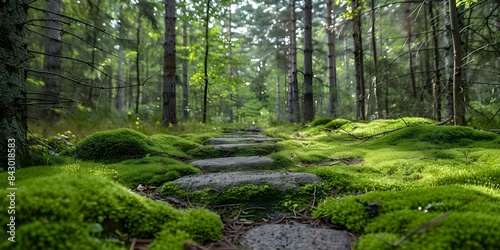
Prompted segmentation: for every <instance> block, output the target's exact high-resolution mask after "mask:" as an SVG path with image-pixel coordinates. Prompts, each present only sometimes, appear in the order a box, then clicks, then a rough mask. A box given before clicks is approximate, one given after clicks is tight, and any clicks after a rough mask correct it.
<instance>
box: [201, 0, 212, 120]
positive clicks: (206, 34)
mask: <svg viewBox="0 0 500 250" xmlns="http://www.w3.org/2000/svg"><path fill="white" fill-rule="evenodd" d="M206 15H207V16H206V19H205V62H204V64H203V68H204V73H205V88H204V89H203V120H202V122H203V123H204V124H205V123H207V105H208V49H209V46H208V45H209V43H208V42H209V41H208V33H209V27H208V26H209V25H208V24H209V22H210V0H207V10H206Z"/></svg>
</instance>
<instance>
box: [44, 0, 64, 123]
mask: <svg viewBox="0 0 500 250" xmlns="http://www.w3.org/2000/svg"><path fill="white" fill-rule="evenodd" d="M45 6H46V7H45V9H46V10H47V12H45V18H46V21H45V26H46V27H45V38H44V45H45V56H44V57H43V71H45V72H47V73H48V74H46V75H44V77H43V81H44V82H45V85H44V88H43V93H44V99H46V100H47V102H48V104H49V105H48V108H47V109H46V110H44V112H43V113H44V117H43V119H46V120H48V121H58V120H59V119H60V114H59V112H57V111H56V110H55V109H54V108H57V107H58V106H59V94H60V83H59V76H58V74H60V73H61V54H62V42H61V16H60V14H61V0H47V2H46V5H45Z"/></svg>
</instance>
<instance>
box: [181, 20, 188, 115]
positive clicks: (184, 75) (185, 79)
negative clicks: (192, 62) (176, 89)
mask: <svg viewBox="0 0 500 250" xmlns="http://www.w3.org/2000/svg"><path fill="white" fill-rule="evenodd" d="M187 28H188V22H187V20H185V19H184V20H183V21H182V46H183V47H184V49H185V50H186V52H185V54H184V58H183V59H182V119H183V120H184V121H187V120H188V119H189V82H188V67H189V60H188V56H189V51H187V46H188V32H187Z"/></svg>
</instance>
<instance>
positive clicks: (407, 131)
mask: <svg viewBox="0 0 500 250" xmlns="http://www.w3.org/2000/svg"><path fill="white" fill-rule="evenodd" d="M496 138H498V135H497V134H495V133H492V132H486V131H482V130H476V129H473V128H469V127H459V126H411V127H407V128H403V129H401V130H399V131H396V132H394V133H391V134H390V135H387V136H385V137H382V138H379V139H375V140H374V142H376V143H388V144H397V143H399V142H409V141H410V142H412V141H424V142H429V143H433V144H444V143H447V144H457V145H458V146H470V145H471V143H473V142H477V141H492V140H494V139H496Z"/></svg>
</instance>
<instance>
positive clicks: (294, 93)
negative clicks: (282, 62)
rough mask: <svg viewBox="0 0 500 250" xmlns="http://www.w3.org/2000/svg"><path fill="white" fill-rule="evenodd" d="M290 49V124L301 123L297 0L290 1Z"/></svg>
mask: <svg viewBox="0 0 500 250" xmlns="http://www.w3.org/2000/svg"><path fill="white" fill-rule="evenodd" d="M289 4H290V17H291V18H290V19H291V20H290V47H289V57H290V58H289V63H290V66H289V68H290V72H289V73H288V74H289V77H288V92H289V93H288V97H289V99H288V102H289V104H288V107H289V110H288V112H289V120H290V122H300V113H299V112H300V108H299V85H298V82H297V34H296V32H297V28H296V23H297V18H296V17H295V0H290V2H289Z"/></svg>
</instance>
